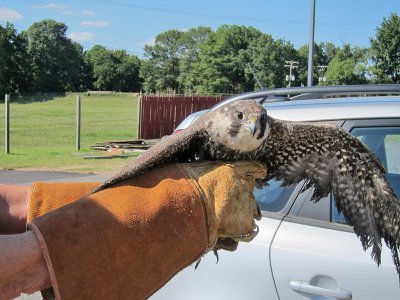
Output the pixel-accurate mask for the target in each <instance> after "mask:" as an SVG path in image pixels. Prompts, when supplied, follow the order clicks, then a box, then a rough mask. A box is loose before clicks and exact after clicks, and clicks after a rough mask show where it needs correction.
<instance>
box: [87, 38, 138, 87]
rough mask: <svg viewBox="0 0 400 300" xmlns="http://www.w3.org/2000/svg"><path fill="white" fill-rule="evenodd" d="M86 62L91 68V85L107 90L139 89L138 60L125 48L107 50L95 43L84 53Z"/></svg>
mask: <svg viewBox="0 0 400 300" xmlns="http://www.w3.org/2000/svg"><path fill="white" fill-rule="evenodd" d="M85 61H86V64H87V65H88V66H89V68H91V72H92V75H91V77H92V78H93V87H94V88H95V89H96V90H107V91H122V92H128V91H139V90H140V86H141V82H140V79H139V68H140V60H139V58H138V57H136V56H134V55H129V54H127V53H126V51H125V50H115V51H113V50H108V49H106V48H105V47H103V46H100V45H95V46H93V48H92V49H90V50H89V51H87V52H86V53H85Z"/></svg>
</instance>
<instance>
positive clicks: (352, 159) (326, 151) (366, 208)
mask: <svg viewBox="0 0 400 300" xmlns="http://www.w3.org/2000/svg"><path fill="white" fill-rule="evenodd" d="M270 126H271V132H270V136H269V137H268V139H267V140H266V142H265V144H264V146H263V149H262V150H261V152H260V153H259V156H260V160H262V161H264V162H265V163H266V164H267V166H268V178H267V179H278V180H282V182H283V185H284V186H287V185H290V184H293V183H298V182H300V181H302V180H305V182H306V184H305V188H309V187H313V188H314V192H313V196H312V200H313V201H318V200H319V199H321V198H323V197H325V196H327V195H328V194H329V193H330V192H333V194H334V196H335V200H336V205H337V208H338V210H339V211H340V212H342V213H343V214H344V216H345V218H346V220H347V222H348V224H349V225H351V226H353V228H354V232H355V233H356V234H357V236H358V237H359V238H360V240H361V243H362V245H363V247H364V250H365V249H367V248H369V247H372V257H373V259H374V260H375V261H376V262H377V263H378V264H380V262H381V248H382V239H383V240H384V241H385V243H386V244H387V246H388V247H389V248H390V249H391V251H392V256H393V260H394V263H395V266H396V269H397V272H398V273H399V274H400V261H399V257H398V249H399V245H400V235H399V234H400V233H399V225H400V204H399V201H398V200H397V198H396V195H395V193H394V192H393V190H392V188H391V187H390V185H389V184H388V182H387V180H386V178H385V170H384V167H383V165H382V164H381V163H380V161H379V160H378V158H377V157H376V156H375V155H374V154H373V153H372V152H371V151H370V150H369V149H368V148H367V147H366V146H365V145H364V144H363V143H362V142H361V141H359V140H358V139H357V138H355V137H353V136H352V135H351V134H349V133H347V132H345V131H343V130H342V129H340V128H338V127H337V126H335V125H329V124H322V125H321V124H313V123H300V122H285V121H281V120H276V119H272V118H271V119H270ZM261 155H262V157H261Z"/></svg>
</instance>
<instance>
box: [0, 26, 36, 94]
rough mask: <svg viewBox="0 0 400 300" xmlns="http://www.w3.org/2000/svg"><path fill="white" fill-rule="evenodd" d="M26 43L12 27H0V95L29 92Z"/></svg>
mask: <svg viewBox="0 0 400 300" xmlns="http://www.w3.org/2000/svg"><path fill="white" fill-rule="evenodd" d="M29 70H30V68H29V56H28V53H27V41H26V40H25V39H24V37H23V36H21V35H20V34H18V33H17V31H16V30H15V28H14V26H13V25H12V24H10V23H7V24H6V26H5V27H2V26H1V25H0V94H6V93H20V92H27V91H29V82H30V73H29Z"/></svg>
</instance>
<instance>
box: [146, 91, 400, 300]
mask: <svg viewBox="0 0 400 300" xmlns="http://www.w3.org/2000/svg"><path fill="white" fill-rule="evenodd" d="M287 94H290V95H292V96H293V95H295V96H294V97H292V96H290V97H289V98H288V95H287ZM355 94H358V95H359V94H363V95H364V96H361V97H353V96H355ZM378 94H379V95H380V96H377V95H378ZM382 94H392V95H396V94H397V95H399V94H400V86H399V85H377V86H340V87H313V88H295V89H277V90H269V91H260V92H253V93H247V94H244V95H239V96H237V97H233V98H232V99H230V100H228V101H234V100H236V99H243V98H253V99H257V101H260V102H261V103H263V105H264V106H265V107H266V109H267V111H268V114H270V115H271V116H272V117H274V118H279V119H285V120H296V121H332V122H335V123H336V124H337V125H339V126H341V127H342V128H344V129H345V130H348V131H350V132H351V133H352V134H354V135H355V136H357V137H359V138H360V139H361V140H362V141H363V142H364V143H365V144H366V145H368V146H369V147H370V148H371V150H372V151H374V152H375V153H376V154H377V155H378V156H379V158H380V159H381V161H382V162H383V164H384V166H385V168H386V170H387V178H388V180H389V182H390V183H391V185H392V187H393V189H394V190H395V192H396V194H397V196H398V197H399V198H400V96H382ZM367 95H369V96H367ZM321 97H322V98H324V97H328V98H325V99H320V98H321ZM329 97H333V98H329ZM201 113H203V112H199V113H197V115H199V114H201ZM195 118H196V114H194V115H191V116H189V117H188V118H187V119H186V120H185V121H184V122H183V123H182V125H181V126H179V127H178V128H177V130H180V129H184V128H185V127H187V126H189V124H190V123H191V122H193V120H194V119H195ZM302 186H303V184H302V183H300V184H298V185H294V186H291V187H288V188H282V187H280V184H279V182H270V187H268V188H266V189H263V190H256V191H255V194H256V197H257V201H258V203H259V205H260V207H261V209H262V215H263V218H262V219H261V220H260V221H258V223H257V224H258V226H259V228H260V232H259V234H258V236H257V237H256V238H255V239H254V240H253V241H252V242H250V243H240V244H239V247H238V250H237V251H235V252H232V253H231V252H226V251H219V262H218V264H216V262H217V261H216V258H215V256H214V255H213V254H212V253H210V254H208V255H206V256H205V257H204V258H203V259H202V261H201V263H200V265H199V266H198V268H197V269H196V270H195V268H194V266H189V267H188V268H186V269H184V270H183V271H181V272H180V273H179V274H177V275H176V276H175V277H174V278H173V279H172V280H171V281H170V282H168V283H167V284H166V285H165V286H164V287H163V288H162V289H161V290H159V291H158V292H157V293H155V294H154V295H153V296H152V297H151V299H230V300H233V299H269V300H275V299H276V300H278V299H281V300H282V299H291V300H296V299H299V300H304V299H385V300H389V299H396V300H398V299H400V282H399V275H398V274H397V272H396V270H395V267H394V264H393V262H392V257H391V252H390V250H389V249H388V248H387V247H386V246H385V245H383V249H382V264H381V265H380V266H379V267H378V266H377V265H376V263H375V262H374V260H373V259H372V258H371V256H370V251H369V250H367V252H364V250H363V249H362V246H361V242H360V241H359V240H358V238H357V237H356V235H355V234H354V232H353V230H352V228H351V227H350V226H348V225H346V224H345V221H344V218H343V216H342V215H340V214H339V213H338V212H337V210H336V206H335V203H334V199H333V197H332V196H328V197H326V198H324V199H322V200H320V201H319V202H318V203H313V202H311V201H310V198H311V194H312V191H311V190H306V191H305V192H302V193H300V191H301V189H302Z"/></svg>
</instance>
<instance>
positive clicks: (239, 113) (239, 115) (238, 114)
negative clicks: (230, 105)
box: [237, 111, 244, 120]
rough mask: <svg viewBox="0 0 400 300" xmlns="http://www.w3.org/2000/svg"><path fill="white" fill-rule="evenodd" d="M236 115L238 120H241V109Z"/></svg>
mask: <svg viewBox="0 0 400 300" xmlns="http://www.w3.org/2000/svg"><path fill="white" fill-rule="evenodd" d="M237 117H238V119H239V120H243V117H244V115H243V113H242V112H241V111H239V112H238V113H237Z"/></svg>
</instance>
